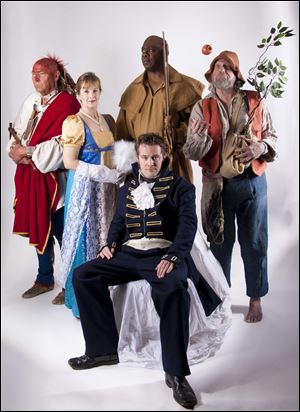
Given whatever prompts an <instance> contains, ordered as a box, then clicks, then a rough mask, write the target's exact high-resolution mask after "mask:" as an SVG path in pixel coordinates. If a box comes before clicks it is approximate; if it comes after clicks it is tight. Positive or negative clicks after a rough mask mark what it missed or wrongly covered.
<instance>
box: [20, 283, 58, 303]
mask: <svg viewBox="0 0 300 412" xmlns="http://www.w3.org/2000/svg"><path fill="white" fill-rule="evenodd" d="M53 289H54V283H52V284H51V285H44V284H42V283H35V284H34V285H33V286H32V288H30V289H28V290H26V292H24V293H23V295H22V298H25V299H29V298H34V297H35V296H38V295H40V294H41V293H45V292H50V290H53Z"/></svg>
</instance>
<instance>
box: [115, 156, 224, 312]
mask: <svg viewBox="0 0 300 412" xmlns="http://www.w3.org/2000/svg"><path fill="white" fill-rule="evenodd" d="M132 169H133V179H132V180H130V181H129V182H128V183H126V184H125V185H124V186H123V187H121V188H120V189H119V191H118V200H117V209H116V213H115V215H114V218H113V220H112V222H111V225H110V229H109V232H108V238H107V245H108V246H109V247H114V248H116V249H120V248H121V246H122V244H123V243H124V242H126V241H127V240H129V239H141V238H142V237H146V238H161V239H167V240H170V241H171V242H172V245H171V246H170V247H169V249H168V252H167V254H166V255H163V256H162V259H166V260H169V261H171V262H173V263H174V264H175V265H176V263H180V261H182V260H183V259H185V261H186V263H187V265H188V272H189V277H190V278H191V279H192V281H193V282H194V284H195V287H196V289H197V292H198V294H199V297H200V299H201V302H202V305H203V308H204V311H205V314H206V315H207V316H209V315H210V314H211V313H212V312H213V310H214V309H215V308H216V307H217V306H218V305H219V304H220V303H221V299H220V297H219V296H218V295H217V294H216V293H215V291H214V290H213V289H212V288H211V286H210V285H209V284H208V283H207V282H206V280H205V279H204V278H203V276H202V275H201V273H200V272H199V271H198V270H197V268H196V266H195V264H194V262H193V259H192V257H191V254H190V251H191V249H192V245H193V242H194V238H195V235H196V231H197V215H196V201H195V186H194V185H192V184H191V183H189V182H187V181H186V180H185V179H183V178H182V177H180V176H176V175H175V174H173V173H172V172H171V171H170V170H169V169H168V168H167V167H163V168H162V171H161V173H160V176H159V177H158V178H157V180H156V181H155V184H154V186H153V188H152V193H153V196H154V199H155V204H154V207H153V208H151V209H146V210H145V211H144V210H138V209H137V207H136V205H135V204H134V202H133V200H132V196H131V191H132V190H134V189H136V188H137V187H138V185H139V180H138V164H137V163H134V164H133V165H132Z"/></svg>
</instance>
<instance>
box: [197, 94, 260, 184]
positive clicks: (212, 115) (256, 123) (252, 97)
mask: <svg viewBox="0 0 300 412" xmlns="http://www.w3.org/2000/svg"><path fill="white" fill-rule="evenodd" d="M245 92H246V96H247V99H248V106H249V112H251V110H253V109H254V107H255V106H256V105H257V103H258V98H259V96H258V94H257V92H255V91H252V90H246V91H245ZM202 109H203V117H204V120H205V121H206V122H207V123H209V124H210V126H209V129H208V134H209V136H210V137H211V138H212V141H213V142H212V146H211V148H210V150H209V152H208V153H207V154H206V155H205V156H204V157H203V158H202V159H201V160H199V165H200V166H201V167H202V168H203V169H206V170H208V171H210V172H212V173H217V172H218V171H219V169H220V166H221V158H222V156H221V155H222V129H223V125H222V121H221V118H220V113H219V108H218V104H217V101H216V100H215V99H214V98H205V99H203V101H202ZM261 125H262V109H261V106H258V108H257V110H256V111H255V114H254V118H253V121H252V123H251V130H252V133H253V134H254V135H255V136H256V138H257V139H258V140H261ZM251 167H252V170H253V172H254V173H255V174H256V175H258V176H260V175H261V174H262V173H263V172H264V170H265V169H266V167H267V162H266V161H265V160H260V159H255V160H253V161H252V162H251Z"/></svg>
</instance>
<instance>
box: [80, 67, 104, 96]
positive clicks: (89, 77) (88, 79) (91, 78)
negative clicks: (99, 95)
mask: <svg viewBox="0 0 300 412" xmlns="http://www.w3.org/2000/svg"><path fill="white" fill-rule="evenodd" d="M94 83H97V84H98V86H99V89H100V92H101V90H102V89H101V80H100V79H99V77H98V76H96V75H95V73H93V72H86V73H83V74H82V75H81V76H79V78H78V80H77V82H76V93H77V94H79V92H80V89H81V88H82V86H83V85H84V84H86V85H89V84H94Z"/></svg>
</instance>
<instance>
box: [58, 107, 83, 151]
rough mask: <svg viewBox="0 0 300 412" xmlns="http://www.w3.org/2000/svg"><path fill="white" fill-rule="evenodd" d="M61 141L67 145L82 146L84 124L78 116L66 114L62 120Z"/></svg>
mask: <svg viewBox="0 0 300 412" xmlns="http://www.w3.org/2000/svg"><path fill="white" fill-rule="evenodd" d="M61 143H62V144H63V145H68V146H82V145H83V143H84V125H83V121H82V120H81V119H80V117H79V116H77V115H76V114H75V115H71V116H68V117H67V118H66V119H65V121H64V122H63V126H62V136H61Z"/></svg>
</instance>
